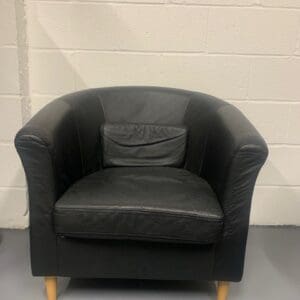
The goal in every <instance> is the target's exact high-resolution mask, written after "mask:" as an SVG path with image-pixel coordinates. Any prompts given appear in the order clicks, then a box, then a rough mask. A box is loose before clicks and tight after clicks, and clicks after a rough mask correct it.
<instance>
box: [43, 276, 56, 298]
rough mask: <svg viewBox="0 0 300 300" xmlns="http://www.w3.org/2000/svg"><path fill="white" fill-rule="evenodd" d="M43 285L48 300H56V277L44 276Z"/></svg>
mask: <svg viewBox="0 0 300 300" xmlns="http://www.w3.org/2000/svg"><path fill="white" fill-rule="evenodd" d="M45 285H46V292H47V298H48V300H56V299H57V298H56V288H57V278H56V277H45Z"/></svg>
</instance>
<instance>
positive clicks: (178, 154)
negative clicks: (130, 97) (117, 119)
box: [101, 123, 187, 167]
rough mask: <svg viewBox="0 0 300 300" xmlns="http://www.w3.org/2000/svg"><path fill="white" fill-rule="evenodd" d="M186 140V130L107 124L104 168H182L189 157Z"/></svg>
mask: <svg viewBox="0 0 300 300" xmlns="http://www.w3.org/2000/svg"><path fill="white" fill-rule="evenodd" d="M186 136H187V131H186V128H184V127H174V126H162V125H151V124H126V123H125V124H104V125H102V126H101V141H102V157H103V165H104V166H105V167H114V166H174V167H178V166H180V165H181V164H182V163H183V159H184V157H185V146H186Z"/></svg>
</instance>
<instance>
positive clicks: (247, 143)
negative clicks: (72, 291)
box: [15, 87, 268, 281]
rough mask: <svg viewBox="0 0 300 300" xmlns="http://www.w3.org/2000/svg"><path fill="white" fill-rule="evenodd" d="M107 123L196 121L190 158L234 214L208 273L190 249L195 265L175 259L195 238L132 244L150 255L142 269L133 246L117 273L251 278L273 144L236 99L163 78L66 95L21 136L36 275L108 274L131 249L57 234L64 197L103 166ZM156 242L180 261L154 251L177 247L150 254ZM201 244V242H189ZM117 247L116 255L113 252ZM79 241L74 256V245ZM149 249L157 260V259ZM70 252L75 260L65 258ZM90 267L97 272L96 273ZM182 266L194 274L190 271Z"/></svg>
mask: <svg viewBox="0 0 300 300" xmlns="http://www.w3.org/2000/svg"><path fill="white" fill-rule="evenodd" d="M105 123H139V124H153V125H167V126H175V127H180V126H186V128H187V132H188V139H187V147H186V156H185V159H184V164H183V167H184V168H185V169H186V170H188V171H190V172H192V173H194V174H195V175H198V176H200V177H202V178H203V179H204V180H206V181H207V182H208V184H209V185H210V186H211V188H212V189H213V191H214V193H215V194H216V196H217V199H218V201H219V203H220V206H221V208H222V210H223V213H224V224H223V231H222V235H221V237H220V238H219V239H218V242H216V243H215V244H214V246H213V247H211V248H210V249H208V250H207V251H209V257H213V259H212V260H209V263H208V264H203V269H201V272H200V271H199V270H198V269H199V268H201V267H202V266H200V265H198V264H196V263H195V265H191V264H190V260H189V259H188V258H186V260H183V261H185V262H186V267H188V268H191V270H190V271H189V273H188V274H187V273H185V272H182V270H177V269H176V270H175V269H173V268H171V267H170V264H171V263H172V262H173V261H175V253H177V254H178V259H179V260H180V259H182V256H184V255H185V253H186V254H187V252H185V251H184V250H182V252H181V253H180V254H179V252H180V250H179V249H180V247H184V245H187V244H182V245H180V244H178V243H176V244H175V243H174V244H170V243H160V242H150V241H149V242H140V244H138V243H136V244H135V247H134V248H130V247H128V248H124V249H126V251H132V252H131V253H130V254H128V256H129V257H133V256H134V254H135V253H139V254H140V255H141V256H140V257H139V260H141V259H142V256H144V258H145V263H144V264H142V265H141V269H139V267H138V266H137V265H134V270H132V269H131V267H130V264H126V256H124V255H123V257H124V264H123V265H121V261H123V260H122V258H118V259H116V261H117V262H118V263H119V265H120V268H119V269H118V266H117V265H114V267H113V271H112V272H113V276H114V277H117V275H118V271H119V275H120V277H122V276H125V275H124V274H125V273H126V268H128V273H127V274H128V277H130V276H137V277H138V278H143V277H145V278H147V274H146V273H147V270H149V274H150V275H149V276H150V277H151V278H155V277H157V278H159V277H160V275H162V276H161V277H164V278H167V277H169V278H173V277H176V278H177V279H180V278H182V279H184V278H187V277H189V279H192V278H194V279H198V278H201V279H205V278H203V274H204V273H206V274H207V279H213V280H232V281H239V280H241V278H242V273H243V265H244V255H245V247H246V240H247V232H248V225H249V212H250V206H251V198H252V192H253V188H254V185H255V180H256V177H257V174H258V172H259V170H260V168H261V167H262V165H263V163H264V161H265V159H266V157H267V153H268V152H267V147H266V144H265V142H264V140H263V139H262V138H261V136H260V135H259V133H258V132H257V131H256V130H255V128H254V127H253V126H252V125H251V124H250V122H249V121H248V120H247V118H245V116H244V115H243V114H242V113H241V112H240V111H239V110H237V109H236V108H234V107H233V106H232V105H230V104H228V103H226V102H224V101H222V100H219V99H216V98H214V97H211V96H208V95H205V94H201V93H195V92H189V91H184V90H177V89H169V88H157V87H116V88H102V89H101V88H100V89H90V90H86V91H81V92H76V93H73V94H70V95H66V96H63V97H61V98H60V99H58V100H56V101H53V102H52V103H50V104H49V105H47V106H46V107H45V108H43V109H42V110H41V111H40V112H39V113H38V114H37V115H35V116H34V117H33V118H32V119H31V120H30V121H29V122H28V123H27V124H26V125H25V126H24V127H23V128H22V129H21V130H20V132H19V133H18V134H17V136H16V140H15V144H16V148H17V151H18V153H19V154H20V157H21V160H22V163H23V166H24V169H25V173H26V178H27V183H28V191H29V204H30V238H31V241H30V243H31V264H32V272H33V274H34V275H39V276H44V275H46V276H49V275H58V274H64V273H65V274H68V276H74V277H80V276H81V274H80V270H82V273H83V275H86V276H94V277H102V276H105V275H106V274H107V273H106V272H107V271H108V267H107V268H106V269H105V270H103V272H102V269H101V262H104V261H105V259H106V257H109V259H110V260H114V258H113V256H114V255H119V254H120V255H122V254H121V253H122V251H121V250H122V249H120V251H117V250H115V249H116V248H114V246H113V245H112V244H110V243H109V242H104V241H106V240H103V243H106V246H105V247H107V248H106V249H107V250H106V251H107V252H102V250H101V246H100V245H101V240H99V243H94V242H93V240H89V239H84V240H83V239H76V238H62V237H61V236H59V235H57V234H56V233H55V231H54V224H53V211H54V206H55V203H56V202H57V200H59V199H60V198H61V196H62V195H63V194H64V193H65V192H66V191H68V190H69V188H70V187H71V186H73V185H74V183H75V182H77V181H78V180H80V179H81V178H84V177H86V176H88V175H89V174H91V173H94V172H98V171H100V170H101V169H102V168H103V162H102V152H101V142H100V141H101V139H100V130H99V128H100V127H101V125H103V124H105ZM76 241H77V242H76ZM124 242H125V241H124ZM127 242H129V241H127ZM144 243H147V245H149V246H147V247H146V246H145V245H146V244H144ZM154 244H157V245H160V244H161V245H163V244H166V245H168V246H167V249H169V250H168V251H170V253H173V254H174V257H173V259H174V260H170V261H169V262H170V264H163V266H162V268H159V267H158V266H157V264H154V263H153V259H154V257H156V258H157V259H165V257H166V252H163V251H167V250H166V249H165V250H162V252H161V255H158V252H155V253H156V255H154V256H152V257H151V255H150V254H149V255H147V254H146V253H148V252H147V249H148V250H149V251H152V249H153V247H155V246H154ZM175 245H176V246H175ZM192 246H194V247H196V245H189V247H192ZM110 247H111V250H112V255H111V256H106V255H109V254H108V253H109V248H110ZM124 247H125V246H124ZM144 247H146V248H144ZM175 247H176V251H175ZM199 247H205V245H198V246H197V247H196V248H194V249H195V251H197V250H196V249H198V251H199V252H197V253H198V256H197V255H195V256H194V257H195V258H196V257H197V259H199V261H201V262H202V261H205V259H206V258H207V253H206V254H205V255H204V254H203V252H202V251H200V250H199ZM157 248H159V246H157ZM71 249H72V255H70V259H69V260H68V259H67V258H66V256H67V252H70V251H71ZM138 249H139V250H138ZM142 249H145V252H143V251H142ZM162 249H163V248H162ZM85 251H87V252H86V253H88V254H87V255H89V257H88V259H86V260H84V259H83V258H81V260H80V264H79V266H78V268H77V267H74V266H71V265H69V264H71V263H72V264H74V262H75V256H76V255H77V256H80V257H82V256H84V255H85ZM155 251H156V250H155ZM157 251H158V250H157ZM75 253H76V255H75ZM98 254H99V255H98ZM173 254H172V255H173ZM177 254H176V255H177ZM102 255H103V256H102ZM181 255H182V256H181ZM147 258H152V260H151V259H149V262H148V261H147ZM64 259H65V263H64V262H62V260H64ZM96 261H97V264H95V263H94V262H96ZM84 262H85V263H86V264H87V265H84ZM98 262H99V263H98ZM151 263H152V265H153V266H157V268H156V270H157V272H155V270H154V269H153V268H151V266H150V264H151ZM174 265H175V266H179V264H174ZM93 266H95V268H93ZM169 267H170V269H168V268H169ZM89 268H92V269H93V272H92V271H91V272H88V269H89ZM147 268H148V269H147ZM143 270H146V271H145V272H144V271H143ZM181 273H182V274H184V273H185V274H186V276H185V275H182V277H181V275H180V274H181ZM191 277H192V278H191Z"/></svg>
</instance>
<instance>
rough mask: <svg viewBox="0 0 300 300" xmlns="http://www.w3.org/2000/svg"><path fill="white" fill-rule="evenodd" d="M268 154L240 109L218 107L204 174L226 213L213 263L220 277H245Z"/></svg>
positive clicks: (211, 127)
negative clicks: (258, 184) (253, 210)
mask: <svg viewBox="0 0 300 300" xmlns="http://www.w3.org/2000/svg"><path fill="white" fill-rule="evenodd" d="M267 155H268V148H267V145H266V143H265V141H264V140H263V138H262V137H261V136H260V134H259V133H258V132H257V130H256V129H255V128H254V127H253V125H252V124H251V123H250V122H249V121H248V119H247V118H246V117H245V116H244V115H243V114H242V113H241V112H240V111H239V110H238V109H237V108H235V107H234V106H232V105H230V104H225V105H222V106H220V107H219V108H218V109H217V110H216V113H215V115H214V117H213V118H212V120H211V126H210V132H209V136H208V140H207V147H206V154H205V158H204V166H203V174H202V176H203V177H204V178H205V179H206V180H207V181H208V182H209V183H210V185H211V186H212V188H213V189H214V191H215V193H216V194H217V197H218V199H219V201H220V204H221V206H222V208H223V212H224V232H223V238H222V241H221V242H220V243H219V244H218V245H217V247H216V253H215V266H214V273H215V276H216V278H218V279H219V280H222V279H224V280H229V279H231V280H233V281H239V280H240V279H241V277H242V273H243V264H244V254H245V246H246V240H247V233H248V226H249V215H250V207H251V199H252V193H253V189H254V185H255V181H256V178H257V175H258V172H259V170H260V169H261V167H262V166H263V164H264V162H265V160H266V158H267ZM229 269H231V271H230V273H231V276H230V277H231V278H228V277H229V276H228V272H229ZM225 274H226V276H225Z"/></svg>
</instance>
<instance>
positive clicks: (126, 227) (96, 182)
mask: <svg viewBox="0 0 300 300" xmlns="http://www.w3.org/2000/svg"><path fill="white" fill-rule="evenodd" d="M54 223H55V230H56V232H57V233H59V234H62V235H64V236H71V237H82V238H99V239H131V240H145V241H147V240H149V241H165V242H175V243H176V242H177V243H197V244H209V243H214V242H215V241H217V240H218V238H219V237H220V235H221V233H222V225H223V213H222V209H221V207H220V205H219V203H218V201H217V198H216V196H215V194H214V192H213V191H212V189H211V188H210V186H209V185H208V184H207V182H206V181H205V180H203V179H201V178H200V177H198V176H196V175H194V174H192V173H190V172H189V171H187V170H184V169H177V168H171V167H122V168H108V169H104V170H101V171H98V172H96V173H93V174H91V175H89V176H87V177H84V178H83V179H81V180H79V181H78V182H76V183H75V184H74V185H73V186H71V187H70V188H69V189H68V190H67V191H66V193H65V194H64V195H63V196H62V197H61V198H60V199H59V200H58V201H57V202H56V205H55V211H54Z"/></svg>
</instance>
